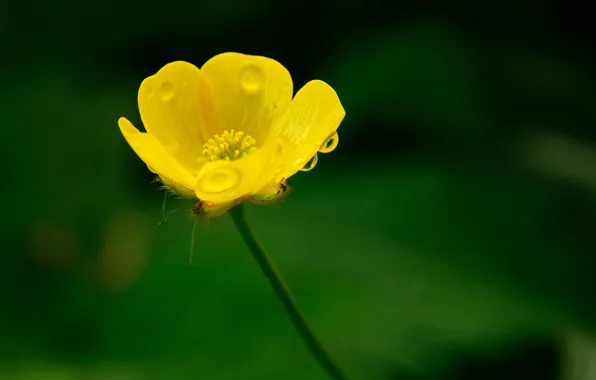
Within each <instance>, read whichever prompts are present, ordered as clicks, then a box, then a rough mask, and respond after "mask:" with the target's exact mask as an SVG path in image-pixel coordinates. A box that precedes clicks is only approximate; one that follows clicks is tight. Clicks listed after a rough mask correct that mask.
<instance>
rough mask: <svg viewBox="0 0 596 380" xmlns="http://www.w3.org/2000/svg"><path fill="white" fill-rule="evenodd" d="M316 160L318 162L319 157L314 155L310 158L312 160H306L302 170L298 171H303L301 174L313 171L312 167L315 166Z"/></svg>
mask: <svg viewBox="0 0 596 380" xmlns="http://www.w3.org/2000/svg"><path fill="white" fill-rule="evenodd" d="M318 160H319V157H318V156H317V154H316V153H315V155H314V156H312V158H311V159H310V160H308V162H307V163H306V165H304V166H303V167H302V169H300V170H301V171H303V172H307V171H310V170H313V169H314V167H315V166H316V165H317V161H318Z"/></svg>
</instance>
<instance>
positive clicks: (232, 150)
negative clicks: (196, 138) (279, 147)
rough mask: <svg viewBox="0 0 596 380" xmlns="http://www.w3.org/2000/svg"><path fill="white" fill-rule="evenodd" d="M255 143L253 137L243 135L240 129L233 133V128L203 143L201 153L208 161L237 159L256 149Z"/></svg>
mask: <svg viewBox="0 0 596 380" xmlns="http://www.w3.org/2000/svg"><path fill="white" fill-rule="evenodd" d="M255 144H256V141H255V139H253V138H252V137H250V136H248V135H246V136H245V135H244V132H242V131H238V132H236V133H234V130H233V129H232V131H231V132H228V131H227V130H226V131H224V132H223V133H222V134H221V135H215V136H214V137H213V138H212V139H209V140H207V142H206V143H205V144H203V154H205V155H206V156H207V157H208V158H209V160H210V161H217V160H228V161H231V160H237V159H239V158H242V157H246V156H248V154H249V153H250V152H252V151H254V150H255V149H257V148H256V147H255V146H254V145H255Z"/></svg>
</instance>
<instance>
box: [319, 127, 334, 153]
mask: <svg viewBox="0 0 596 380" xmlns="http://www.w3.org/2000/svg"><path fill="white" fill-rule="evenodd" d="M338 143H339V135H338V134H337V132H333V133H332V134H331V135H330V136H329V137H327V139H326V140H325V142H324V143H323V144H322V145H321V147H320V148H319V152H321V153H329V152H332V151H333V150H334V149H335V148H336V147H337V144H338Z"/></svg>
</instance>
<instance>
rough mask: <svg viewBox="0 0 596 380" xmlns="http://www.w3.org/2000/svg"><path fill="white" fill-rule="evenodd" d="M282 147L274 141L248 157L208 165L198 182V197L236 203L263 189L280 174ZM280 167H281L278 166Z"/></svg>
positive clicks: (196, 185)
mask: <svg viewBox="0 0 596 380" xmlns="http://www.w3.org/2000/svg"><path fill="white" fill-rule="evenodd" d="M282 148H283V146H282V144H281V140H279V139H272V140H269V141H268V142H267V144H265V145H264V146H262V147H261V148H260V149H258V150H257V151H255V152H252V153H251V154H249V155H248V156H247V157H244V158H241V159H239V160H235V161H227V160H219V161H213V162H208V163H206V164H205V165H204V166H203V167H202V168H201V170H200V171H199V174H198V175H197V177H196V181H195V187H194V189H195V194H196V196H197V198H199V199H200V200H202V201H207V202H210V203H214V204H220V203H227V202H233V201H236V200H239V199H243V198H246V197H248V196H251V195H253V194H254V193H256V192H258V191H260V190H261V189H263V188H264V187H265V186H266V184H268V183H270V182H271V181H272V180H273V178H274V177H275V176H276V174H277V173H278V172H279V169H280V168H279V164H278V163H279V162H281V160H280V156H281V154H282ZM276 165H277V166H276Z"/></svg>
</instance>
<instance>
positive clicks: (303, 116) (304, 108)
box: [274, 80, 346, 179]
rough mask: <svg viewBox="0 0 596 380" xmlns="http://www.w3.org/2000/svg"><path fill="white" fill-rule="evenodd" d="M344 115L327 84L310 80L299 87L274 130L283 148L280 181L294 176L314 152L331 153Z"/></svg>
mask: <svg viewBox="0 0 596 380" xmlns="http://www.w3.org/2000/svg"><path fill="white" fill-rule="evenodd" d="M345 115H346V112H345V110H344V108H343V107H342V105H341V102H340V101H339V98H338V97H337V94H336V93H335V91H334V90H333V88H331V86H329V85H328V84H327V83H325V82H323V81H320V80H313V81H310V82H308V83H307V84H306V85H305V86H304V87H302V88H301V89H300V91H298V93H297V94H296V96H295V97H294V100H293V101H292V104H290V108H289V110H288V112H287V113H286V114H285V115H284V117H283V118H282V120H280V122H279V123H278V124H277V125H276V126H275V132H274V134H275V135H277V136H280V137H281V138H282V141H283V144H284V158H283V161H284V167H283V169H282V170H281V174H280V175H281V177H283V178H286V179H287V178H289V177H290V176H292V175H294V174H295V173H296V172H297V171H298V170H300V169H302V168H303V167H305V165H306V164H307V163H309V161H310V160H311V159H313V158H314V156H315V155H316V154H317V152H319V151H320V152H322V153H327V152H330V151H331V150H333V148H335V146H336V145H337V133H336V130H337V128H338V127H339V124H340V123H341V121H342V120H343V118H344V116H345ZM315 159H316V158H315ZM313 166H314V165H313Z"/></svg>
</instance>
